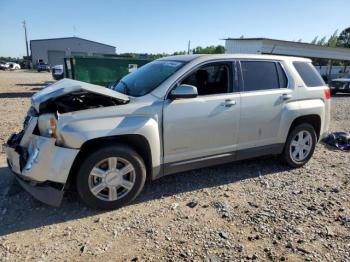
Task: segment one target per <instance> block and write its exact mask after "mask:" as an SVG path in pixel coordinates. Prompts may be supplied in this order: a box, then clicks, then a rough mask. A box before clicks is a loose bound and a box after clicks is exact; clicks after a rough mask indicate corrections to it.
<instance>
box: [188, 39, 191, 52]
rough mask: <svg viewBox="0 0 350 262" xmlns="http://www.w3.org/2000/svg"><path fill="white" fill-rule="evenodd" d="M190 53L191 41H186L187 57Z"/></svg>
mask: <svg viewBox="0 0 350 262" xmlns="http://www.w3.org/2000/svg"><path fill="white" fill-rule="evenodd" d="M190 52H191V40H188V47H187V54H188V55H189V54H190Z"/></svg>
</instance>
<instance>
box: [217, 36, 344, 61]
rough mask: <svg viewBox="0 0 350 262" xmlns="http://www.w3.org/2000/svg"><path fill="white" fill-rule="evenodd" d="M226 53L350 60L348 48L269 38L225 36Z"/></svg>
mask: <svg viewBox="0 0 350 262" xmlns="http://www.w3.org/2000/svg"><path fill="white" fill-rule="evenodd" d="M224 40H225V50H226V53H229V54H230V53H245V54H274V55H287V56H301V57H308V58H325V59H329V60H342V61H350V48H340V47H328V46H320V45H314V44H309V43H302V42H293V41H284V40H277V39H269V38H227V39H224Z"/></svg>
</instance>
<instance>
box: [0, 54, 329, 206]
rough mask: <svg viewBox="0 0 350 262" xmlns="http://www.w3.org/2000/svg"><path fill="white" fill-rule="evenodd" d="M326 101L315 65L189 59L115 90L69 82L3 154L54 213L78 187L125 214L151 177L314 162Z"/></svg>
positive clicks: (46, 99)
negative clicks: (262, 160) (250, 162)
mask: <svg viewBox="0 0 350 262" xmlns="http://www.w3.org/2000/svg"><path fill="white" fill-rule="evenodd" d="M329 113H330V91H329V89H328V87H327V86H326V85H325V83H324V82H323V80H322V78H321V76H320V75H319V74H318V72H317V71H316V70H315V68H314V67H313V66H312V64H311V61H310V60H309V59H304V58H296V57H281V56H264V55H238V54H237V55H196V56H194V55H189V56H172V57H166V58H162V59H158V60H155V61H153V62H151V63H149V64H146V65H144V66H142V67H141V68H140V69H138V70H136V71H135V72H132V73H130V74H128V75H127V76H125V77H124V78H122V79H121V80H120V81H119V82H118V83H117V84H116V85H114V86H113V87H112V88H103V87H100V86H95V85H91V84H87V83H83V82H79V81H74V80H69V79H63V80H61V81H58V82H56V83H54V84H52V85H51V86H49V87H47V88H45V89H44V90H42V91H41V92H39V93H37V94H35V95H34V96H33V98H32V106H31V107H30V109H29V111H28V114H27V117H26V118H25V121H24V127H23V131H22V132H20V133H18V134H13V135H12V136H11V137H10V139H9V140H8V142H7V145H6V146H5V150H6V153H7V158H8V164H9V167H10V168H11V169H12V171H13V173H14V174H15V175H16V177H17V178H18V181H19V183H20V184H21V185H22V186H23V187H24V188H25V189H26V190H28V191H29V192H30V193H31V194H32V195H33V196H34V197H36V198H37V199H39V200H41V201H43V202H45V203H47V204H50V205H54V206H57V205H59V204H60V202H61V199H62V196H63V192H64V190H65V188H66V185H67V184H69V182H71V181H73V180H74V181H75V184H76V186H77V191H78V193H79V196H80V197H81V199H82V200H83V201H84V202H85V203H86V204H88V205H89V206H91V207H93V208H99V209H114V208H118V207H120V206H123V205H125V204H127V203H129V202H130V201H132V200H133V199H135V197H136V196H137V195H138V194H139V193H140V192H141V190H142V188H143V186H144V183H145V180H146V178H149V179H151V180H153V179H157V178H159V177H161V176H164V175H168V174H172V173H177V172H182V171H186V170H190V169H196V168H202V167H206V166H211V165H217V164H222V163H226V162H230V161H235V160H241V159H246V158H252V157H258V156H262V155H268V154H269V155H270V154H274V155H281V157H282V159H284V161H285V162H286V163H287V164H288V165H290V166H292V167H301V166H302V165H304V164H305V163H306V162H307V161H308V160H309V159H310V158H311V156H312V154H313V152H314V149H315V145H316V143H317V141H318V140H319V139H320V138H321V136H322V135H323V134H324V132H325V131H326V130H327V128H328V125H329V120H330V114H329Z"/></svg>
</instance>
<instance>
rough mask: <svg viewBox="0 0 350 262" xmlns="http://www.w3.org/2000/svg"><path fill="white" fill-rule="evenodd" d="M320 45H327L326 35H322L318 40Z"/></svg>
mask: <svg viewBox="0 0 350 262" xmlns="http://www.w3.org/2000/svg"><path fill="white" fill-rule="evenodd" d="M317 44H318V45H325V44H326V37H325V36H324V37H322V38H321V39H320V40H318V41H317Z"/></svg>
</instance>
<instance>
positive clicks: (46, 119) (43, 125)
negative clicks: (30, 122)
mask: <svg viewBox="0 0 350 262" xmlns="http://www.w3.org/2000/svg"><path fill="white" fill-rule="evenodd" d="M38 127H39V132H40V135H42V136H45V137H55V138H57V118H56V115H55V114H42V115H40V116H39V119H38Z"/></svg>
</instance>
